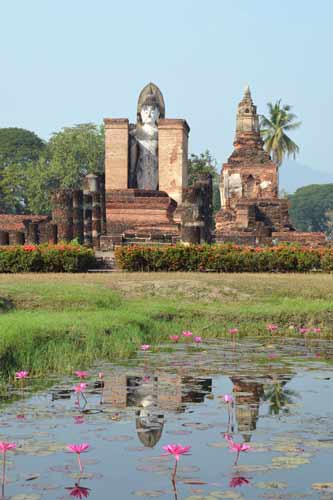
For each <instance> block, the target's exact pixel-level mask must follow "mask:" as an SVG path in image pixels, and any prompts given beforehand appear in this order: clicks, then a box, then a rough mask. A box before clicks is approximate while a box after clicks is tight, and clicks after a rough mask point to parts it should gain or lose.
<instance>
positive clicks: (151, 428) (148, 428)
mask: <svg viewBox="0 0 333 500" xmlns="http://www.w3.org/2000/svg"><path fill="white" fill-rule="evenodd" d="M163 426H164V415H157V414H152V413H149V412H148V411H147V410H145V409H142V410H139V411H137V412H136V419H135V427H136V432H137V435H138V438H139V439H140V441H141V443H142V444H143V446H146V447H148V448H153V447H154V446H155V445H156V444H157V443H158V442H159V440H160V439H161V436H162V432H163Z"/></svg>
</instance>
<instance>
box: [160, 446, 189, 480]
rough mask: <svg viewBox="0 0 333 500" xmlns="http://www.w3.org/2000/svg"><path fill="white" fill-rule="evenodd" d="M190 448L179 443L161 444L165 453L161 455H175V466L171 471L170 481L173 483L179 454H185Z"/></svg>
mask: <svg viewBox="0 0 333 500" xmlns="http://www.w3.org/2000/svg"><path fill="white" fill-rule="evenodd" d="M190 449H191V446H182V445H181V444H167V445H166V446H163V450H165V451H166V453H164V454H163V456H167V455H173V456H174V457H175V466H174V469H173V473H172V481H173V483H174V484H175V479H176V473H177V464H178V461H179V458H180V455H187V453H188V451H189V450H190Z"/></svg>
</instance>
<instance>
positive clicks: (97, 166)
mask: <svg viewBox="0 0 333 500" xmlns="http://www.w3.org/2000/svg"><path fill="white" fill-rule="evenodd" d="M48 155H49V162H50V173H51V175H52V177H53V180H54V181H57V184H58V186H55V187H62V188H79V187H81V185H82V180H83V178H84V176H85V175H87V174H89V173H102V172H103V171H104V130H103V128H101V127H98V126H97V125H95V124H93V123H84V124H80V125H75V126H74V127H65V128H63V129H62V130H61V131H60V132H56V133H54V134H53V135H52V137H51V139H50V141H49V144H48Z"/></svg>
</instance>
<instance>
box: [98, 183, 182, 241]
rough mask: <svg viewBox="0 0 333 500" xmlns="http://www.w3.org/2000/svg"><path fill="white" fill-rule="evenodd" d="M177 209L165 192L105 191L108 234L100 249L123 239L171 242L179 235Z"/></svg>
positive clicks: (174, 202)
mask: <svg viewBox="0 0 333 500" xmlns="http://www.w3.org/2000/svg"><path fill="white" fill-rule="evenodd" d="M176 208H177V203H176V201H174V200H173V199H172V198H170V196H168V194H167V193H166V192H164V191H149V190H143V189H113V190H109V191H107V193H106V226H107V236H104V237H102V239H101V246H102V249H107V247H108V246H109V248H111V245H115V244H122V243H126V242H133V243H135V242H141V241H142V242H145V241H148V242H149V241H155V242H157V241H161V242H163V241H165V242H169V243H170V242H172V241H174V240H175V239H177V238H179V237H180V221H179V220H178V218H177V217H176V213H175V212H176Z"/></svg>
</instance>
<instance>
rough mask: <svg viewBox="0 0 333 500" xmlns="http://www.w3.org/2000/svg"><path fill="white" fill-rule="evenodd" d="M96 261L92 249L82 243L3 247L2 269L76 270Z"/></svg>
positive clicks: (0, 256)
mask: <svg viewBox="0 0 333 500" xmlns="http://www.w3.org/2000/svg"><path fill="white" fill-rule="evenodd" d="M95 264H96V260H95V255H94V252H93V250H91V249H90V248H86V247H83V246H80V245H70V244H58V245H39V246H37V245H23V246H3V247H0V273H29V272H35V273H38V272H42V273H75V272H84V271H87V269H89V268H90V267H93V266H94V265H95Z"/></svg>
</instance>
